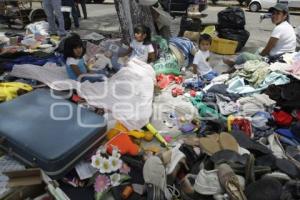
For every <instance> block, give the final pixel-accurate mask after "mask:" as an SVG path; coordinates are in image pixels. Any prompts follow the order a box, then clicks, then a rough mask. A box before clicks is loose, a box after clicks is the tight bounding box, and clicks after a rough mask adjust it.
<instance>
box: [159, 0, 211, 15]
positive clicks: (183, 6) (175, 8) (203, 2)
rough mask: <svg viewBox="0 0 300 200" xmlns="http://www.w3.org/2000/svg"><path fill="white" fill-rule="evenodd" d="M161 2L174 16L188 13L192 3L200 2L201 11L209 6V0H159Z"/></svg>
mask: <svg viewBox="0 0 300 200" xmlns="http://www.w3.org/2000/svg"><path fill="white" fill-rule="evenodd" d="M159 3H160V4H161V5H162V7H163V9H164V10H165V11H167V12H168V13H170V15H172V16H175V15H184V14H186V10H187V8H188V7H189V5H191V4H196V3H197V4H199V11H200V12H201V11H203V10H205V9H206V8H207V0H199V1H195V0H159Z"/></svg>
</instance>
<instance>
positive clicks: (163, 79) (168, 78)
mask: <svg viewBox="0 0 300 200" xmlns="http://www.w3.org/2000/svg"><path fill="white" fill-rule="evenodd" d="M156 80H157V85H158V87H159V88H160V89H164V88H166V87H167V86H168V85H170V84H171V83H172V82H173V81H175V83H176V84H181V83H182V82H183V77H182V76H174V75H164V74H159V75H158V76H156Z"/></svg>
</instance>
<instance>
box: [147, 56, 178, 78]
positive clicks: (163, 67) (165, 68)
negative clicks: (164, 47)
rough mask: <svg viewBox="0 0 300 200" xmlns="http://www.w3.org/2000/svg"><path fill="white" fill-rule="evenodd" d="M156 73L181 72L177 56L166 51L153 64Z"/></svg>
mask: <svg viewBox="0 0 300 200" xmlns="http://www.w3.org/2000/svg"><path fill="white" fill-rule="evenodd" d="M153 68H154V71H155V73H156V74H174V75H179V74H180V67H179V64H178V62H177V59H176V57H175V56H174V55H173V54H172V53H170V52H169V53H166V54H164V55H161V57H160V58H159V59H158V60H157V61H156V62H155V63H154V64H153Z"/></svg>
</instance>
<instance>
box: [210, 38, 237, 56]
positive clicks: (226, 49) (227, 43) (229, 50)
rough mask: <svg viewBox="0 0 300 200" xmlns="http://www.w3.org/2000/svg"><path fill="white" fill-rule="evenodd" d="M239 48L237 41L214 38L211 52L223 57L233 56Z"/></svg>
mask: <svg viewBox="0 0 300 200" xmlns="http://www.w3.org/2000/svg"><path fill="white" fill-rule="evenodd" d="M237 46H238V42H237V41H234V40H227V39H222V38H218V37H214V38H213V40H212V43H211V47H210V51H212V52H214V53H217V54H221V55H233V54H235V51H236V48H237Z"/></svg>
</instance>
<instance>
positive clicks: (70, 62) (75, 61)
mask: <svg viewBox="0 0 300 200" xmlns="http://www.w3.org/2000/svg"><path fill="white" fill-rule="evenodd" d="M79 61H80V59H76V58H72V57H68V58H67V61H66V63H67V65H69V66H71V65H78V63H79Z"/></svg>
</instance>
